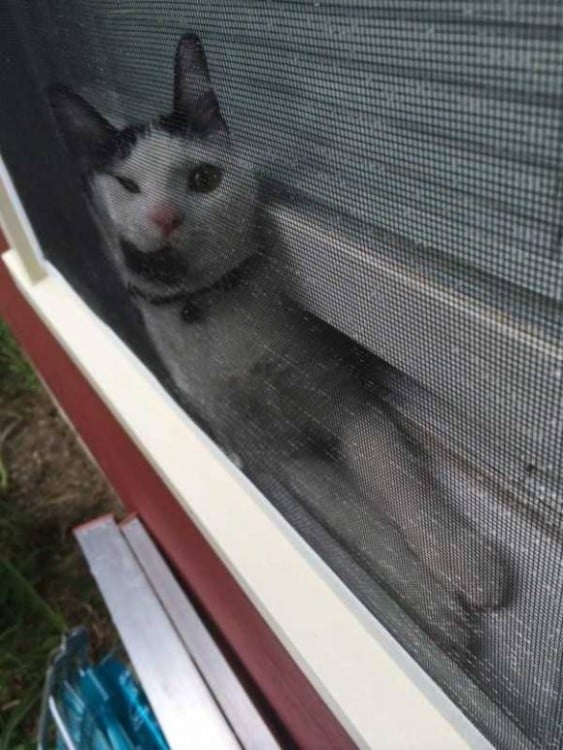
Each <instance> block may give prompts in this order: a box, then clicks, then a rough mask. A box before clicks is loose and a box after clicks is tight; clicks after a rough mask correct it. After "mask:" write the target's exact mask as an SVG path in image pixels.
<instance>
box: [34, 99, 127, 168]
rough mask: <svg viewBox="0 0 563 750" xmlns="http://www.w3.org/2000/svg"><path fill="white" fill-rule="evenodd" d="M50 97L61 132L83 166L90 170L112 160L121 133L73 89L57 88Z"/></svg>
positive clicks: (74, 155) (66, 143) (70, 149)
mask: <svg viewBox="0 0 563 750" xmlns="http://www.w3.org/2000/svg"><path fill="white" fill-rule="evenodd" d="M48 94H49V102H50V104H51V109H52V110H53V114H54V116H55V120H56V122H57V126H58V129H59V132H60V134H61V136H62V138H63V140H64V142H65V145H66V147H67V148H68V150H69V151H70V153H71V154H72V156H73V157H74V158H75V159H76V160H77V161H78V163H79V165H80V166H81V167H82V168H85V169H90V168H92V167H95V166H96V165H98V164H100V163H101V162H103V161H104V160H105V159H107V158H109V157H110V156H111V154H112V152H113V150H114V148H115V143H116V139H117V135H118V130H117V129H116V128H114V127H113V125H111V124H110V123H109V122H108V121H107V120H106V119H105V118H103V117H102V116H101V115H100V114H98V112H96V110H95V109H94V108H93V107H92V106H91V105H90V104H88V102H87V101H85V100H84V99H83V98H82V97H81V96H78V94H75V93H74V92H73V91H71V89H68V88H66V87H64V86H53V87H52V88H50V89H49V92H48Z"/></svg>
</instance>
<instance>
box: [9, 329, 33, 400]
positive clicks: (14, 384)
mask: <svg viewBox="0 0 563 750" xmlns="http://www.w3.org/2000/svg"><path fill="white" fill-rule="evenodd" d="M37 388H38V382H37V377H36V376H35V373H34V372H33V369H32V368H31V367H30V365H29V364H28V363H27V362H26V360H25V359H24V358H23V357H22V355H21V353H20V351H19V349H18V346H17V344H16V342H15V341H14V339H13V338H12V335H11V333H10V331H9V330H8V327H7V326H6V325H5V323H3V321H2V320H0V397H1V398H2V400H3V401H7V400H8V399H10V398H12V397H15V396H18V395H21V394H22V393H23V394H25V393H32V392H34V391H36V390H37Z"/></svg>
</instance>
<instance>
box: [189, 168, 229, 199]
mask: <svg viewBox="0 0 563 750" xmlns="http://www.w3.org/2000/svg"><path fill="white" fill-rule="evenodd" d="M220 182H221V170H220V169H219V167H215V166H214V165H213V164H198V166H197V167H194V168H193V169H192V171H191V172H190V174H189V175H188V187H189V189H190V190H193V191H194V192H196V193H211V192H212V191H213V190H215V188H216V187H218V186H219V183H220Z"/></svg>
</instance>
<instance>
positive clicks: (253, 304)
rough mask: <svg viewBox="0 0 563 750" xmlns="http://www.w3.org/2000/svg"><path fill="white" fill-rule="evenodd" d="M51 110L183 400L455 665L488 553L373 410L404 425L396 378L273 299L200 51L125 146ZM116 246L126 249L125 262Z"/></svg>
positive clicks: (496, 572) (437, 469)
mask: <svg viewBox="0 0 563 750" xmlns="http://www.w3.org/2000/svg"><path fill="white" fill-rule="evenodd" d="M53 109H54V111H55V115H56V117H57V121H58V123H59V129H60V131H61V133H62V135H63V136H64V137H65V139H66V142H67V144H68V146H69V148H70V149H71V150H72V151H73V153H74V154H75V156H76V157H77V158H78V159H79V161H80V165H81V168H82V169H83V170H86V179H87V182H88V188H89V191H90V194H91V197H92V202H93V205H94V207H95V210H96V214H97V217H98V220H99V222H100V224H101V226H102V228H103V231H104V234H105V237H106V240H107V245H108V248H109V251H110V253H111V255H112V257H113V260H114V263H115V265H116V269H117V272H118V273H119V275H120V277H121V278H122V280H123V282H124V284H125V285H126V286H128V287H129V288H130V289H134V290H135V294H134V295H133V302H134V304H136V305H137V306H138V309H139V310H140V312H141V314H142V317H143V320H144V323H145V326H146V328H147V330H148V332H149V335H150V337H151V339H152V341H153V342H154V345H155V347H156V348H157V350H158V351H159V353H160V355H161V357H162V359H163V361H164V363H165V365H166V366H167V368H168V370H169V372H170V375H171V377H172V380H173V381H174V383H175V385H176V387H177V389H178V392H179V393H180V395H181V399H182V401H183V402H184V403H185V404H186V406H188V407H189V408H190V409H191V410H192V411H195V413H197V414H201V415H204V419H205V421H206V423H207V424H208V425H209V427H210V429H211V431H212V434H213V436H214V438H215V439H216V440H217V442H218V443H219V444H220V445H221V446H222V448H223V449H224V450H225V451H226V452H227V453H228V454H230V455H231V456H232V457H233V458H235V457H236V460H237V461H240V462H241V463H242V465H243V466H244V467H245V468H246V470H247V471H249V472H250V474H251V475H252V476H254V477H255V478H257V477H259V476H260V475H261V474H262V475H263V472H264V470H265V468H266V469H267V470H268V471H269V472H270V473H271V475H272V476H273V477H275V481H276V482H277V483H278V485H279V486H280V487H283V488H285V489H284V491H287V492H291V493H293V494H294V495H295V496H296V497H298V498H299V499H300V501H301V502H303V503H304V504H305V505H306V506H307V507H308V508H309V509H310V510H311V512H314V514H315V516H316V517H317V518H319V519H320V518H321V517H322V522H324V523H326V524H328V525H330V524H331V523H332V524H333V525H334V527H335V533H337V534H340V536H342V539H343V540H344V541H345V542H346V545H347V546H348V547H349V548H351V549H354V547H355V548H357V549H360V550H361V549H363V550H364V552H363V553H362V554H364V556H367V557H366V560H369V566H371V568H370V569H373V570H374V571H375V573H374V574H375V575H376V577H379V579H380V580H382V581H383V582H384V583H385V581H387V582H388V585H390V586H391V588H392V589H393V590H394V591H401V596H403V594H404V596H403V598H404V599H405V600H406V599H408V596H407V594H406V593H404V592H405V591H406V590H407V589H408V590H409V591H411V594H412V595H413V599H412V601H415V602H417V603H418V604H417V606H416V609H417V614H418V616H419V617H420V618H421V619H422V621H423V622H424V623H425V625H426V627H427V629H428V630H429V631H430V632H431V633H432V634H434V635H435V636H436V637H437V638H439V639H441V640H442V641H444V642H446V643H447V645H449V646H451V643H452V642H456V643H457V646H458V648H459V649H460V650H463V649H465V648H466V647H467V645H468V643H469V641H470V640H471V638H472V633H473V630H474V624H475V617H476V613H477V612H478V611H479V610H483V609H492V608H497V607H500V606H503V604H504V603H505V602H506V599H507V595H508V578H507V569H506V566H505V564H504V562H503V560H502V558H501V556H500V555H499V552H498V550H496V549H495V547H494V544H493V543H492V542H491V541H490V540H487V539H484V538H483V537H482V536H481V535H480V534H478V532H477V531H476V530H475V528H474V527H473V525H472V523H471V520H470V519H469V518H467V516H466V514H464V512H463V509H460V504H461V503H460V501H459V498H456V497H455V496H454V495H455V493H456V491H457V492H460V493H461V494H462V495H463V492H464V491H465V490H464V488H465V487H467V485H468V483H467V474H466V473H464V470H461V469H460V470H459V471H458V472H456V462H455V460H454V459H453V458H452V457H451V456H449V455H447V454H446V453H445V452H444V451H440V449H439V447H438V446H437V445H436V444H435V443H434V442H433V441H432V439H431V438H429V437H428V436H425V435H423V434H422V433H420V432H419V433H418V434H415V431H414V430H411V429H409V428H408V427H407V425H406V422H405V420H404V418H402V417H401V416H400V415H399V412H398V411H397V410H395V409H394V408H393V406H392V403H391V402H390V401H389V399H387V400H386V398H385V393H386V392H389V391H390V390H391V391H392V390H393V389H394V388H396V387H398V386H399V384H400V385H401V388H402V392H403V396H402V400H403V403H402V408H401V413H404V412H405V410H406V411H407V412H408V400H409V398H413V399H415V398H418V394H419V393H420V389H419V390H417V389H415V388H414V387H413V388H412V389H410V390H409V388H408V387H406V388H405V382H406V380H405V378H402V377H401V376H400V375H399V374H398V373H395V372H393V371H392V369H391V368H387V367H385V366H382V365H381V363H379V365H378V366H377V367H376V366H375V364H374V366H373V370H372V371H371V372H370V371H369V366H368V368H367V369H368V373H367V375H366V373H365V372H363V374H361V373H360V369H361V368H360V369H358V368H356V369H354V366H353V363H354V362H355V361H356V360H355V359H354V356H355V352H354V347H353V345H352V343H351V342H348V341H346V340H345V339H344V337H342V336H340V335H339V334H337V333H336V332H333V331H331V330H330V329H329V328H328V327H327V326H325V325H324V324H323V323H320V322H318V321H316V320H315V319H313V318H311V317H310V316H307V315H306V314H305V313H304V312H303V311H301V310H300V309H298V308H297V307H296V306H295V305H294V304H292V303H291V302H290V301H289V300H288V299H287V298H286V297H285V296H284V295H283V293H282V291H281V286H280V283H279V280H278V275H277V269H276V253H275V238H274V237H273V236H272V235H271V234H270V235H268V231H269V222H268V218H267V207H264V206H263V205H262V204H261V202H260V201H259V199H258V184H257V181H256V178H255V177H254V174H253V170H252V167H251V165H250V164H249V163H248V162H247V161H246V160H245V158H244V157H243V155H241V154H240V153H239V152H238V151H237V149H236V147H235V146H234V145H233V144H232V143H231V139H230V137H229V134H228V131H227V127H226V125H225V123H224V121H223V119H222V117H221V114H220V111H219V105H218V102H217V99H216V96H215V94H214V92H213V89H212V86H211V82H210V79H209V74H208V70H207V65H206V62H205V57H204V54H203V50H202V48H201V45H200V43H199V40H198V39H197V38H196V37H194V36H192V35H189V36H186V37H184V38H183V39H182V40H181V41H180V44H179V46H178V52H177V56H176V70H175V95H174V110H173V112H172V114H171V115H169V116H167V117H165V118H161V119H160V120H157V121H155V122H154V123H152V124H151V125H149V126H146V127H144V128H143V129H141V130H139V131H131V129H129V130H128V131H127V132H128V133H129V135H128V136H127V137H125V136H124V135H123V132H125V131H122V132H121V133H119V132H117V131H115V129H113V128H112V126H111V125H110V124H109V123H107V122H106V121H105V120H104V119H103V118H102V117H101V116H100V115H98V114H97V113H95V112H94V110H93V109H92V108H91V107H90V106H89V105H87V104H86V103H85V102H83V101H82V100H80V99H79V97H77V96H76V95H74V94H68V93H67V95H66V98H65V94H64V92H61V90H58V93H57V94H56V96H55V97H54V99H53ZM96 132H97V133H98V134H99V136H100V138H103V139H104V143H103V148H102V147H101V144H98V146H97V147H96V148H97V150H96V148H94V152H95V153H96V159H88V158H86V157H85V153H84V152H85V151H87V150H88V149H87V148H85V146H84V144H85V143H86V142H89V143H90V146H91V147H92V143H91V141H92V134H95V133H96ZM94 140H95V138H94ZM77 144H78V146H77ZM127 144H129V147H128V148H125V146H126V145H127ZM78 151H80V153H78ZM201 164H211V165H213V166H214V168H217V169H219V170H220V173H221V175H222V177H221V181H220V183H219V185H218V187H216V188H215V189H214V190H212V191H211V192H208V193H205V192H194V191H193V190H190V189H189V188H187V185H188V184H189V180H190V179H191V178H190V175H193V170H194V169H195V168H197V167H198V165H201ZM120 179H121V180H126V181H128V182H127V183H126V184H129V186H130V187H134V186H138V188H139V191H138V193H137V192H136V193H132V192H129V191H128V190H127V189H125V188H124V187H123V185H122V184H121V183H120V181H119V180H120ZM133 183H134V185H133ZM155 206H157V207H158V206H160V207H161V208H162V206H164V207H165V208H167V210H169V209H170V207H173V209H174V211H175V212H176V214H175V215H176V218H177V219H178V220H180V218H181V224H180V225H179V226H177V227H176V228H175V229H174V230H173V231H172V232H171V233H170V234H169V235H167V236H166V237H163V235H162V232H161V231H160V230H159V226H157V225H155V223H154V221H152V220H151V219H150V216H151V215H153V213H154V210H155V208H154V207H155ZM124 242H126V243H129V244H128V245H127V246H128V247H129V246H131V247H133V248H135V251H134V252H135V253H137V256H136V257H137V260H138V261H139V262H137V263H136V264H135V263H133V262H132V259H131V257H129V259H128V258H127V257H126V254H124V252H123V247H124V245H123V243H124ZM159 254H160V255H159ZM145 257H146V258H147V261H146V263H144V262H143V259H144V258H145ZM166 257H169V258H170V259H171V260H173V266H171V270H170V271H169V273H167V274H164V275H163V273H159V272H157V270H158V269H156V267H154V263H153V266H151V262H150V258H152V259H153V260H154V261H156V260H158V258H166ZM139 259H140V260H139ZM249 259H254V260H255V262H254V261H253V262H252V263H251V264H247V261H249ZM245 264H246V265H245ZM151 267H154V268H153V272H151ZM240 268H245V269H247V270H246V271H245V272H244V273H243V275H242V279H240V280H239V282H238V283H237V284H234V285H233V288H231V289H229V290H228V291H225V292H224V293H221V292H216V291H215V292H214V291H213V287H214V285H215V284H216V283H217V282H220V280H221V279H224V278H226V277H228V276H229V274H230V273H231V272H233V270H234V269H240ZM248 269H250V270H248ZM202 290H203V291H202ZM205 290H211V291H209V292H206V291H205ZM194 295H196V296H197V295H199V296H198V297H197V298H198V299H199V303H198V304H199V305H200V306H201V319H200V320H198V321H195V322H194V321H191V322H189V321H188V322H186V321H185V320H183V319H182V311H183V308H184V305H185V302H186V300H187V299H191V298H192V297H193V296H194ZM364 364H365V363H364ZM366 379H367V380H369V381H370V383H371V386H370V387H369V388H367V387H366ZM374 383H375V386H374V385H373V384H374ZM405 394H406V395H405ZM391 401H392V400H391ZM444 461H446V462H449V464H448V471H445V472H444V471H442V466H443V462H444ZM448 472H449V473H448ZM446 475H447V477H448V481H445V480H444V478H443V477H444V476H446ZM452 476H453V481H452ZM458 479H459V481H458ZM257 481H258V480H257ZM264 485H268V482H267V481H266V482H264ZM462 500H463V497H462ZM347 518H348V522H347ZM362 519H363V520H362ZM385 529H387V531H385ZM362 534H364V535H365V538H363V539H362ZM389 539H393V543H392V546H393V550H394V553H395V556H396V559H397V560H401V561H403V567H402V568H401V571H402V572H401V573H400V576H399V577H400V579H401V580H400V581H399V580H398V579H397V575H395V576H393V575H390V573H389V570H388V569H387V570H386V567H385V559H384V557H383V556H382V557H381V558H380V559H378V555H377V553H378V549H379V547H378V545H379V544H380V542H381V545H382V546H381V549H384V548H385V545H387V546H389V544H390V542H389V541H388V540H389ZM374 545H375V547H374ZM387 559H388V555H387ZM405 561H410V562H407V563H405ZM366 564H367V563H366ZM405 564H406V567H405ZM387 567H388V566H387ZM407 569H408V573H407V572H406V571H407ZM397 570H399V568H397ZM391 579H393V580H394V583H389V581H390V580H391ZM424 601H426V605H425V604H424ZM429 602H430V603H431V605H432V606H429V605H428V603H429ZM446 634H447V635H446Z"/></svg>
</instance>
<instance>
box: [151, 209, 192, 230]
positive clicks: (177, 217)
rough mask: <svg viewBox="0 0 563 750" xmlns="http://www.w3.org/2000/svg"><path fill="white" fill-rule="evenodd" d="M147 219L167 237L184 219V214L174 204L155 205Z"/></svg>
mask: <svg viewBox="0 0 563 750" xmlns="http://www.w3.org/2000/svg"><path fill="white" fill-rule="evenodd" d="M149 219H150V220H151V221H152V223H153V224H156V226H157V227H158V228H159V229H160V231H161V232H162V234H163V235H164V236H165V237H169V236H170V235H171V234H172V232H173V231H174V230H175V229H178V227H179V226H181V225H182V223H183V221H184V214H183V213H182V211H180V209H179V208H176V207H175V206H155V207H154V208H153V209H152V210H151V212H150V214H149Z"/></svg>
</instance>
